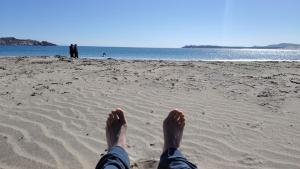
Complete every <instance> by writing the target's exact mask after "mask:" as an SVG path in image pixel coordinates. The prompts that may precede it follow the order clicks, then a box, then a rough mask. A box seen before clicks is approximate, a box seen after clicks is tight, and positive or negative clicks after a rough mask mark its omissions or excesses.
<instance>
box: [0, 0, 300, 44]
mask: <svg viewBox="0 0 300 169" xmlns="http://www.w3.org/2000/svg"><path fill="white" fill-rule="evenodd" d="M0 11H1V15H0V37H9V36H13V37H16V38H26V39H27V38H29V39H35V40H47V41H50V42H53V43H56V44H59V45H68V44H70V43H77V44H78V45H82V46H122V47H171V48H173V47H182V46H184V45H226V46H253V45H269V44H276V43H281V42H288V43H298V44H300V0H0Z"/></svg>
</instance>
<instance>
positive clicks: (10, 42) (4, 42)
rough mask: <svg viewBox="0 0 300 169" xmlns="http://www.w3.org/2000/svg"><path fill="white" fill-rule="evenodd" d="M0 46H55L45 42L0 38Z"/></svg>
mask: <svg viewBox="0 0 300 169" xmlns="http://www.w3.org/2000/svg"><path fill="white" fill-rule="evenodd" d="M0 46H57V45H56V44H53V43H50V42H47V41H41V42H40V41H37V40H31V39H16V38H14V37H4V38H0Z"/></svg>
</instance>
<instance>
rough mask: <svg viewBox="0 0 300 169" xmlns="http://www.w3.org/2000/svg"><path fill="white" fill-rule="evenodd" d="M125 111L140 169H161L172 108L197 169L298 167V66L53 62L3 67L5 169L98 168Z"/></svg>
mask: <svg viewBox="0 0 300 169" xmlns="http://www.w3.org/2000/svg"><path fill="white" fill-rule="evenodd" d="M118 107H119V108H122V109H124V111H125V113H126V116H127V119H128V123H129V124H128V134H127V135H128V140H127V151H128V153H129V156H130V160H131V162H132V163H131V164H132V165H133V167H135V168H149V169H151V168H155V167H156V165H157V162H158V160H159V157H160V154H161V151H162V145H163V137H162V136H163V134H162V122H163V119H164V118H165V117H166V115H167V114H168V113H169V111H170V110H172V109H173V108H178V109H180V110H183V111H184V112H185V114H186V121H187V124H186V127H185V131H184V136H183V142H182V146H181V150H182V152H183V154H184V155H185V156H186V157H187V158H188V159H189V160H190V161H191V162H193V163H195V164H197V166H198V167H199V168H202V169H254V168H255V169H258V168H259V169H283V168H285V169H299V168H300V62H179V61H120V60H113V59H108V60H90V59H83V60H73V61H72V60H68V59H65V58H55V57H31V58H28V57H23V58H20V57H19V58H0V168H5V169H15V168H20V169H23V168H24V169H25V168H33V169H38V168H42V169H47V168H49V169H50V168H60V169H68V168H72V169H80V168H84V169H89V168H94V167H95V165H96V164H97V162H98V160H99V159H100V157H101V155H103V154H104V153H105V149H106V140H105V130H104V129H105V121H106V118H107V115H108V113H109V112H110V111H111V110H112V109H114V108H118Z"/></svg>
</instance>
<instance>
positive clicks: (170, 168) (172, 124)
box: [158, 110, 197, 169]
mask: <svg viewBox="0 0 300 169" xmlns="http://www.w3.org/2000/svg"><path fill="white" fill-rule="evenodd" d="M184 126H185V119H184V114H183V112H181V111H178V110H173V111H171V112H170V113H169V115H168V117H167V118H166V119H165V120H164V124H163V130H164V148H163V154H162V155H161V157H160V162H159V165H158V169H196V168H197V166H196V165H194V164H192V163H191V162H189V161H188V160H187V159H186V158H185V157H184V156H183V155H182V154H181V152H180V151H179V150H178V148H179V147H180V142H181V139H182V135H183V129H184Z"/></svg>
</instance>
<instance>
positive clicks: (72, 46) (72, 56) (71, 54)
mask: <svg viewBox="0 0 300 169" xmlns="http://www.w3.org/2000/svg"><path fill="white" fill-rule="evenodd" d="M69 53H70V58H74V57H75V56H74V55H75V54H74V45H73V44H71V45H70V46H69Z"/></svg>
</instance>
